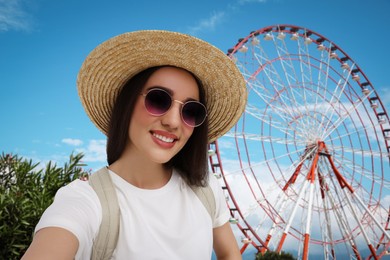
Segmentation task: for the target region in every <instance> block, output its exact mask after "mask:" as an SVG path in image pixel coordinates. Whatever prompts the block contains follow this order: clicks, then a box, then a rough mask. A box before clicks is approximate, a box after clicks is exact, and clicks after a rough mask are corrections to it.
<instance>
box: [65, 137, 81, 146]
mask: <svg viewBox="0 0 390 260" xmlns="http://www.w3.org/2000/svg"><path fill="white" fill-rule="evenodd" d="M61 142H63V143H65V144H68V145H72V146H80V145H82V144H83V141H82V140H80V139H73V138H64V139H62V140H61Z"/></svg>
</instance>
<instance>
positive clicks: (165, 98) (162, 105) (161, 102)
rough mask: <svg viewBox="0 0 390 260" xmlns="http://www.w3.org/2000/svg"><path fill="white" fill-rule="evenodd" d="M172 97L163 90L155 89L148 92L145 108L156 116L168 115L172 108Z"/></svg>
mask: <svg viewBox="0 0 390 260" xmlns="http://www.w3.org/2000/svg"><path fill="white" fill-rule="evenodd" d="M171 103H172V100H171V97H170V96H169V94H168V93H166V92H165V91H163V90H159V89H154V90H151V91H149V92H148V94H147V95H146V98H145V107H146V109H147V110H148V111H149V113H151V114H152V115H155V116H160V115H163V114H164V113H166V112H167V111H168V110H169V108H170V107H171Z"/></svg>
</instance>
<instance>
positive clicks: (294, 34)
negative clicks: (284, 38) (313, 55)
mask: <svg viewBox="0 0 390 260" xmlns="http://www.w3.org/2000/svg"><path fill="white" fill-rule="evenodd" d="M290 39H291V40H293V41H296V40H298V39H299V34H298V33H297V32H296V33H293V34H292V35H291V38H290Z"/></svg>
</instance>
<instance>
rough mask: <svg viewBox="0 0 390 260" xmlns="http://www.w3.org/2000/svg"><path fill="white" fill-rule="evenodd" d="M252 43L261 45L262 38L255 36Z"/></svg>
mask: <svg viewBox="0 0 390 260" xmlns="http://www.w3.org/2000/svg"><path fill="white" fill-rule="evenodd" d="M251 44H252V45H253V46H255V45H259V44H260V40H259V39H258V38H257V37H253V38H252V40H251Z"/></svg>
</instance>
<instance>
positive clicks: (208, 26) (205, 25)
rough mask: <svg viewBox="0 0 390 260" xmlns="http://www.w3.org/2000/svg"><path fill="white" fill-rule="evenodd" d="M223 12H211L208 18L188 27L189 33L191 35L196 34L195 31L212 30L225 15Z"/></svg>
mask: <svg viewBox="0 0 390 260" xmlns="http://www.w3.org/2000/svg"><path fill="white" fill-rule="evenodd" d="M225 15H226V14H225V12H223V11H221V12H217V13H214V14H212V15H211V16H210V17H209V18H207V19H203V20H201V21H200V22H199V23H198V24H197V25H195V26H192V27H190V28H189V33H190V34H192V35H196V34H197V33H199V32H201V31H204V30H207V31H213V30H214V29H215V27H216V26H217V25H218V24H219V23H221V21H222V20H223V19H224V17H225Z"/></svg>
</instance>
